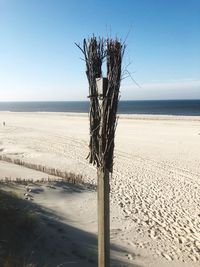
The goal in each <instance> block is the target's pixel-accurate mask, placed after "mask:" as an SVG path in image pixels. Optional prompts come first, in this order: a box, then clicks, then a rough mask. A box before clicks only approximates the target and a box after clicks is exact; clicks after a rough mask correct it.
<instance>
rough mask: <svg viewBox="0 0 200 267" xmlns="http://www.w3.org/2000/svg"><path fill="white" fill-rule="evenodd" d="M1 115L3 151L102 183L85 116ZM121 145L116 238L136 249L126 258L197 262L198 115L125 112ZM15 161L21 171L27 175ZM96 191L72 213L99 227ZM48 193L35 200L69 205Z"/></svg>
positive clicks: (58, 208)
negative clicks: (91, 156) (94, 163)
mask: <svg viewBox="0 0 200 267" xmlns="http://www.w3.org/2000/svg"><path fill="white" fill-rule="evenodd" d="M0 121H2V122H3V121H5V122H6V126H5V127H3V125H2V126H0V138H1V139H0V140H1V142H0V149H1V152H0V153H1V155H6V156H8V157H10V158H13V159H20V160H23V161H25V162H30V163H35V164H41V165H44V166H48V167H50V168H57V169H60V170H62V171H71V172H74V173H76V174H82V175H83V176H84V179H85V181H86V182H89V183H93V184H95V183H96V169H95V167H93V166H91V165H89V163H88V162H87V160H86V157H87V154H88V139H89V127H88V117H87V116H86V115H84V114H81V115H79V114H64V113H11V112H2V113H0ZM115 151H116V152H115V166H114V173H113V177H112V179H111V240H112V242H113V243H114V244H115V245H118V246H122V247H124V248H126V249H127V251H132V254H131V252H129V253H128V254H124V260H128V262H129V264H132V265H130V266H134V264H138V265H139V266H152V267H153V266H199V264H200V204H199V199H200V187H199V185H200V117H174V116H142V115H141V116H139V115H123V116H121V117H120V119H119V123H118V128H117V132H116V150H115ZM6 168H7V166H6V165H5V163H1V164H0V171H1V177H2V176H4V175H5V174H6V173H8V172H9V171H11V169H10V170H8V168H7V169H6ZM12 168H14V167H13V166H12ZM17 168H18V167H16V172H17V176H19V175H20V174H21V176H22V177H24V176H26V177H27V176H28V173H25V172H26V171H25V170H23V171H22V170H21V171H20V170H19V169H17ZM29 172H31V170H29ZM6 175H7V174H6ZM6 175H5V176H6ZM10 175H11V174H10ZM11 176H12V175H11ZM30 176H31V178H34V177H33V176H34V173H30ZM40 177H41V174H39V173H38V176H37V177H35V179H38V178H40ZM27 178H28V177H27ZM92 194H93V195H91V196H92V198H93V201H91V199H90V201H89V200H88V198H86V199H84V201H83V203H84V204H83V205H81V207H79V208H78V210H77V212H78V213H79V215H78V217H76V216H74V218H72V220H73V221H74V222H73V223H75V224H76V227H79V228H81V229H83V230H85V231H88V232H91V233H93V234H95V233H96V215H95V212H94V209H95V207H96V200H95V193H92ZM47 195H48V192H47ZM47 195H45V194H40V198H38V199H37V200H35V201H38V203H39V204H41V205H45V206H46V207H48V208H52V210H53V211H54V212H55V213H59V212H62V211H63V210H65V206H66V203H65V202H62V201H61V199H62V198H60V194H57V195H55V196H54V197H53V198H52V196H51V197H50V198H48V197H47ZM43 196H44V197H43ZM45 199H46V202H45ZM48 199H54V201H53V202H54V205H53V203H52V201H49V200H48ZM55 203H56V204H55ZM65 212H66V211H65ZM86 214H87V216H86ZM69 216H71V217H73V215H72V214H71V213H70V214H67V217H68V218H69ZM125 266H128V265H125Z"/></svg>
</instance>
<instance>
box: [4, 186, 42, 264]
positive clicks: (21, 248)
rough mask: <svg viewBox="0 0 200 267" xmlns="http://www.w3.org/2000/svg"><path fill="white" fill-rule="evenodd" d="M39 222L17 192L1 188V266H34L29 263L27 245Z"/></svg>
mask: <svg viewBox="0 0 200 267" xmlns="http://www.w3.org/2000/svg"><path fill="white" fill-rule="evenodd" d="M36 224H37V217H36V215H35V214H33V213H31V212H29V211H28V210H27V209H26V207H25V206H24V205H23V204H22V200H20V199H19V198H18V197H17V195H16V194H15V193H5V192H3V191H1V190H0V226H1V227H0V266H2V267H33V266H34V265H27V264H26V263H25V258H26V253H25V250H26V246H27V244H28V242H30V240H31V239H33V238H34V234H35V230H36Z"/></svg>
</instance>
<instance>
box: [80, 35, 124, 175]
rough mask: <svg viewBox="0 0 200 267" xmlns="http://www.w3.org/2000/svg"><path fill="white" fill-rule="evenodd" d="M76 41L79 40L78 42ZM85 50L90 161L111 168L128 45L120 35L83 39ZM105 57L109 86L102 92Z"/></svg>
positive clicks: (111, 169) (110, 170)
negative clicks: (98, 82)
mask: <svg viewBox="0 0 200 267" xmlns="http://www.w3.org/2000/svg"><path fill="white" fill-rule="evenodd" d="M76 45H77V44H76ZM77 46H78V47H79V49H80V50H81V51H82V52H83V54H84V59H85V62H86V75H87V78H88V83H89V96H88V97H89V98H90V110H89V117H90V142H89V149H90V153H89V155H88V158H89V161H90V163H93V164H94V165H96V166H97V167H98V168H99V167H101V168H103V169H105V170H108V171H109V172H112V171H113V152H114V137H115V130H116V125H117V107H118V101H119V89H120V82H121V67H122V58H123V54H124V51H125V45H124V44H122V43H121V42H120V41H119V40H118V39H115V40H113V39H102V38H99V39H97V38H96V37H92V38H90V39H88V40H86V39H84V40H83V46H82V47H81V46H80V45H77ZM104 61H106V66H107V75H106V78H107V79H106V81H107V82H106V86H104V90H103V93H102V94H101V95H100V94H99V91H98V87H97V80H98V79H100V78H102V76H103V75H102V65H103V63H104Z"/></svg>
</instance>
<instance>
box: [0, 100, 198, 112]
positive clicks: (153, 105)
mask: <svg viewBox="0 0 200 267" xmlns="http://www.w3.org/2000/svg"><path fill="white" fill-rule="evenodd" d="M88 110H89V102H88V101H46V102H0V111H10V112H75V113H76V112H77V113H88ZM118 114H149V115H180V116H181V115H182V116H200V99H199V100H137V101H136V100H134V101H131V100H129V101H120V102H119V107H118Z"/></svg>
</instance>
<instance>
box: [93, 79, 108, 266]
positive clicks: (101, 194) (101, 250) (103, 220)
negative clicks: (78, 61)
mask: <svg viewBox="0 0 200 267" xmlns="http://www.w3.org/2000/svg"><path fill="white" fill-rule="evenodd" d="M96 84H97V91H98V97H99V106H100V112H101V119H100V131H99V134H100V140H99V156H100V161H101V166H100V167H99V168H98V169H97V179H98V181H97V201H98V203H97V206H98V267H109V266H110V196H109V195H110V184H109V171H108V170H107V169H106V168H105V166H106V164H105V162H104V155H103V152H104V149H105V140H104V139H105V134H104V133H103V128H104V127H103V123H106V122H105V121H104V107H103V103H104V98H105V93H106V90H107V79H106V78H97V79H96Z"/></svg>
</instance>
